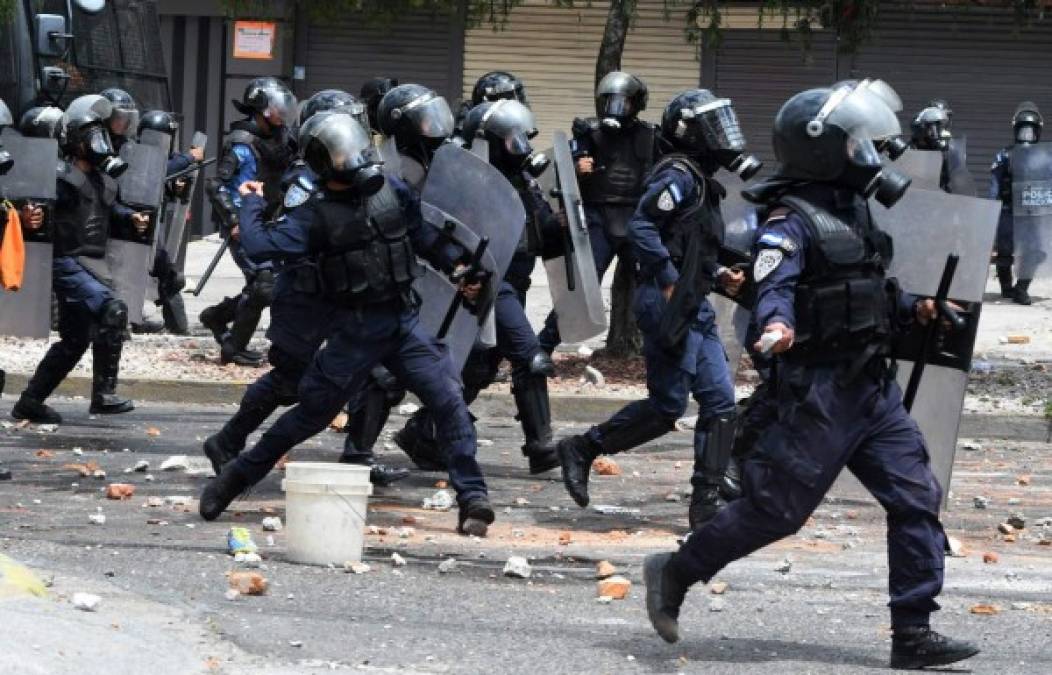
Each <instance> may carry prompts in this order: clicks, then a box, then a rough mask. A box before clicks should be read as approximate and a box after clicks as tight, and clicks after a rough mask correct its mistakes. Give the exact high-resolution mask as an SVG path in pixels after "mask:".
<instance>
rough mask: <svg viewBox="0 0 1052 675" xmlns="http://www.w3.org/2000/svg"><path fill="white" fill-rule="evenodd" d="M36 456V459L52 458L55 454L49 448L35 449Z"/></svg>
mask: <svg viewBox="0 0 1052 675" xmlns="http://www.w3.org/2000/svg"><path fill="white" fill-rule="evenodd" d="M36 456H37V459H52V458H53V457H54V456H55V453H53V452H51V451H50V450H37V451H36Z"/></svg>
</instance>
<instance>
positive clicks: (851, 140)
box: [846, 136, 881, 166]
mask: <svg viewBox="0 0 1052 675" xmlns="http://www.w3.org/2000/svg"><path fill="white" fill-rule="evenodd" d="M846 149H847V158H848V160H849V161H850V162H851V163H852V164H854V165H856V166H881V161H880V152H878V151H877V146H876V145H874V143H873V141H872V140H870V139H868V138H863V137H859V136H848V139H847V145H846Z"/></svg>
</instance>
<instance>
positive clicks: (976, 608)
mask: <svg viewBox="0 0 1052 675" xmlns="http://www.w3.org/2000/svg"><path fill="white" fill-rule="evenodd" d="M968 611H970V612H971V613H972V614H982V615H986V616H990V615H993V614H997V613H998V612H1000V611H1001V610H1000V608H999V607H997V606H996V605H988V604H985V603H984V604H979V605H972V608H971V609H970V610H968Z"/></svg>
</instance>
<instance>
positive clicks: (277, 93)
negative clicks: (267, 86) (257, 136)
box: [263, 89, 298, 127]
mask: <svg viewBox="0 0 1052 675" xmlns="http://www.w3.org/2000/svg"><path fill="white" fill-rule="evenodd" d="M297 112H298V109H297V106H296V97H295V96H293V95H292V92H291V91H289V90H288V89H271V90H268V91H267V108H266V110H264V111H263V116H264V117H266V118H267V122H268V123H269V124H271V125H273V126H276V127H285V126H291V125H292V124H293V122H295V120H296V115H297Z"/></svg>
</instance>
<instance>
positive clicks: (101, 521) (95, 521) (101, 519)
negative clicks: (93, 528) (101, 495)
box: [88, 513, 106, 525]
mask: <svg viewBox="0 0 1052 675" xmlns="http://www.w3.org/2000/svg"><path fill="white" fill-rule="evenodd" d="M88 522H89V523H91V524H92V525H105V524H106V516H105V515H104V514H101V513H92V514H91V515H89V516H88Z"/></svg>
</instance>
